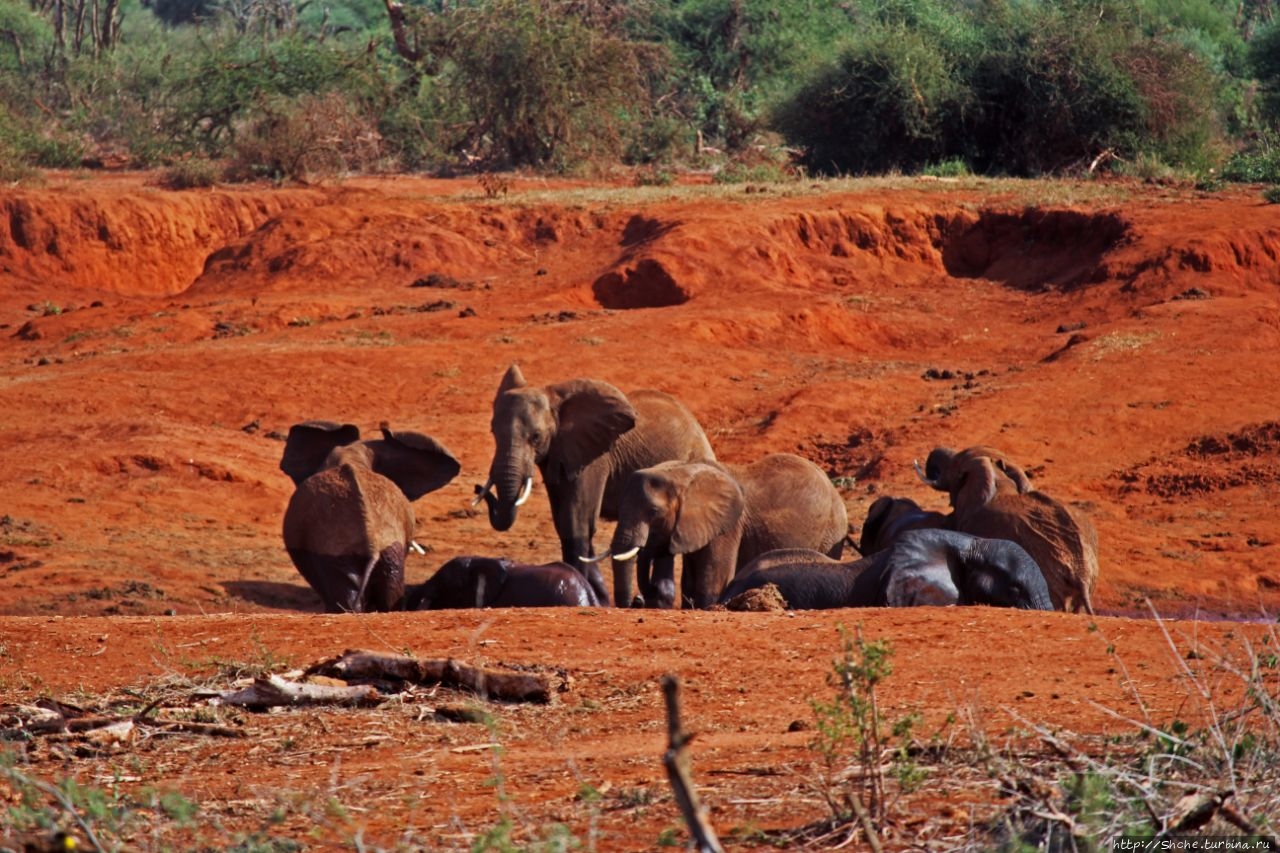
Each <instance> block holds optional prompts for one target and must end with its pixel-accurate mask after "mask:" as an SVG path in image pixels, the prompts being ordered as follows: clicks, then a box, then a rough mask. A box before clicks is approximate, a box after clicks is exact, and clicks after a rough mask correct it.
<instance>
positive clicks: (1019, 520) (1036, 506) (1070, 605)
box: [916, 447, 1098, 614]
mask: <svg viewBox="0 0 1280 853" xmlns="http://www.w3.org/2000/svg"><path fill="white" fill-rule="evenodd" d="M916 471H917V473H918V474H919V475H920V478H921V479H922V480H924V482H925V483H926V484H928V485H929V486H931V487H932V488H934V489H937V490H939V491H944V492H947V493H949V495H950V499H951V507H952V511H951V515H950V523H949V524H948V526H949V527H950V528H951V529H952V530H956V531H959V532H961V533H969V534H972V535H974V536H982V537H988V538H992V539H1010V540H1012V541H1014V542H1017V543H1018V544H1019V545H1021V546H1022V547H1023V548H1025V549H1026V550H1027V552H1028V553H1029V554H1031V556H1032V558H1033V559H1034V560H1035V561H1036V563H1037V564H1039V566H1040V569H1041V571H1043V572H1044V577H1045V580H1046V581H1047V582H1048V584H1049V593H1050V595H1051V596H1052V597H1053V604H1054V607H1056V608H1057V609H1059V610H1070V611H1073V612H1077V613H1078V612H1080V611H1082V610H1083V611H1084V612H1086V613H1090V614H1092V613H1093V587H1094V585H1095V584H1096V583H1097V580H1098V534H1097V531H1096V530H1095V529H1094V526H1093V522H1091V521H1090V520H1089V518H1088V516H1086V515H1084V513H1082V512H1079V511H1078V510H1075V509H1073V508H1072V507H1069V506H1067V505H1066V504H1064V503H1062V502H1061V501H1058V500H1055V499H1054V498H1051V497H1049V496H1048V495H1046V494H1044V493H1043V492H1040V491H1038V490H1035V489H1033V488H1032V486H1031V482H1030V480H1029V479H1028V478H1027V475H1026V473H1025V472H1024V471H1023V469H1022V468H1021V467H1020V466H1018V465H1017V464H1016V463H1014V462H1012V461H1011V460H1010V459H1009V458H1008V457H1006V456H1005V455H1004V454H1002V453H1001V452H1000V451H998V450H995V449H993V448H990V447H970V448H968V449H966V450H962V451H959V452H956V451H954V450H951V449H950V448H946V447H938V448H935V449H934V450H933V451H932V452H930V454H929V458H928V461H927V463H926V465H925V468H924V470H923V471H922V470H921V469H920V466H919V465H917V466H916Z"/></svg>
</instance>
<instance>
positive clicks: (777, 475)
mask: <svg viewBox="0 0 1280 853" xmlns="http://www.w3.org/2000/svg"><path fill="white" fill-rule="evenodd" d="M848 533H849V519H848V515H847V512H846V510H845V505H844V500H843V499H842V498H841V497H840V493H839V491H837V490H836V488H835V486H834V485H832V483H831V480H830V479H829V478H828V477H827V475H826V474H824V473H823V471H822V469H821V468H819V467H818V466H817V465H814V464H813V463H812V462H810V461H809V460H807V459H803V458H801V457H799V456H796V455H795V454H792V453H774V454H771V455H769V456H766V457H764V458H763V459H760V460H759V461H757V462H753V463H751V464H750V465H722V464H720V463H718V462H664V463H662V464H660V465H654V466H653V467H650V468H644V469H641V470H639V471H636V472H634V473H632V474H631V476H630V477H628V478H627V481H626V483H624V484H623V487H622V496H621V498H620V501H619V506H618V524H617V526H616V527H615V528H614V534H613V541H612V543H611V545H610V548H609V556H612V558H613V600H614V603H615V604H616V605H618V606H619V607H625V606H627V605H628V604H629V603H631V576H632V571H633V564H634V571H635V573H636V574H637V576H638V578H639V581H640V599H641V601H642V603H644V604H645V605H647V606H649V607H662V608H670V607H672V606H673V605H674V603H675V592H676V589H675V555H676V554H682V555H684V561H683V563H684V567H683V571H682V573H681V580H680V585H681V591H682V594H683V595H682V598H683V599H684V602H685V603H684V605H683V606H686V607H688V606H693V607H699V608H703V607H709V606H711V605H712V604H714V603H715V601H716V599H717V598H718V597H719V595H720V591H721V590H722V589H724V586H725V584H727V583H728V582H729V580H730V578H732V577H733V575H734V573H735V571H736V570H737V569H738V568H739V567H740V566H742V565H744V564H746V563H747V562H749V561H750V560H752V559H754V558H755V557H758V556H759V555H761V554H763V553H765V552H767V551H772V550H775V549H778V548H812V549H814V550H816V551H818V552H820V553H825V554H829V555H830V556H832V557H839V556H840V554H841V552H842V551H843V548H844V542H845V538H846V537H847V536H848ZM601 559H603V557H602V558H601ZM651 571H652V576H651V575H650V572H651Z"/></svg>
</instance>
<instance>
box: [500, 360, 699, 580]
mask: <svg viewBox="0 0 1280 853" xmlns="http://www.w3.org/2000/svg"><path fill="white" fill-rule="evenodd" d="M490 426H491V429H492V431H493V440H494V445H495V449H494V455H493V462H492V464H491V465H490V466H489V479H488V481H487V482H486V483H485V484H484V485H483V486H480V487H477V492H478V496H477V498H476V501H477V502H479V501H480V500H482V499H483V500H484V502H485V504H486V505H487V507H488V510H489V523H490V524H491V525H492V526H493V528H494V529H495V530H507V529H509V528H510V527H511V525H512V524H514V523H515V520H516V513H517V511H518V509H519V507H520V506H521V505H522V504H523V503H524V502H525V500H527V499H528V497H529V492H530V490H531V489H532V487H533V472H534V469H535V468H536V469H538V470H539V471H541V472H542V481H543V483H544V485H545V486H546V489H547V497H548V498H549V499H550V501H551V517H552V520H553V521H554V522H555V528H556V534H557V536H559V538H560V553H561V559H563V560H564V561H565V562H566V563H568V564H569V565H571V566H576V565H579V558H581V557H590V556H592V555H593V554H594V553H595V552H594V550H593V548H592V543H591V540H592V538H593V537H594V536H595V532H596V519H597V518H598V517H604V518H606V519H609V520H614V519H616V518H617V517H618V515H617V505H618V492H619V490H620V488H621V485H622V481H623V480H625V479H626V478H627V476H628V475H629V474H631V472H632V471H636V470H638V469H640V468H647V467H649V466H650V465H657V464H658V463H659V462H667V461H670V460H679V461H711V460H714V459H715V453H713V452H712V450H711V444H710V443H709V442H708V441H707V437H706V435H705V434H704V433H703V431H702V427H701V426H700V425H699V424H698V421H697V419H696V418H694V416H693V415H692V414H691V413H690V412H689V410H688V409H686V408H685V407H684V405H683V404H681V403H680V402H679V401H678V400H676V399H675V398H674V397H671V396H670V395H668V394H664V393H662V392H661V391H633V392H631V393H630V394H626V395H624V394H623V393H622V392H621V391H619V390H618V389H617V388H615V387H614V386H612V385H610V384H608V383H607V382H600V381H597V380H593V379H572V380H569V381H567V382H559V383H556V384H554V385H547V386H546V387H542V388H538V387H534V386H531V385H529V384H528V383H526V382H525V379H524V375H523V374H522V373H521V372H520V369H519V368H518V367H516V366H515V365H512V366H511V367H510V368H508V370H507V372H506V374H505V375H504V376H503V377H502V382H501V384H500V385H499V386H498V395H497V397H496V398H495V399H494V401H493V420H492V422H491V424H490ZM585 568H586V571H587V575H588V577H589V578H590V580H591V585H592V588H593V589H594V590H595V592H596V594H597V595H598V596H599V597H600V598H601V599H602V600H603V599H607V598H608V591H607V590H606V589H605V585H604V578H603V577H602V576H601V574H600V570H599V568H598V567H596V566H595V565H594V564H589V565H588V566H586V567H585Z"/></svg>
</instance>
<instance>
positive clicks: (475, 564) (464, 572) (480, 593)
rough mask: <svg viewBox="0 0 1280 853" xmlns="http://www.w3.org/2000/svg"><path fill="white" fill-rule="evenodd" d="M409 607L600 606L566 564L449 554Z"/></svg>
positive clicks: (576, 573)
mask: <svg viewBox="0 0 1280 853" xmlns="http://www.w3.org/2000/svg"><path fill="white" fill-rule="evenodd" d="M406 604H407V608H408V609H409V610H457V609H463V608H471V607H601V606H604V604H605V603H604V602H602V601H601V600H600V598H599V596H597V595H596V593H595V590H594V589H592V587H591V584H590V583H588V582H587V579H586V578H585V577H584V576H583V575H582V574H581V573H580V572H579V571H578V570H577V569H574V568H573V567H572V566H570V565H568V564H567V563H545V564H543V565H540V566H530V565H525V564H522V563H514V562H512V561H511V560H507V559H502V558H498V557H454V558H453V559H452V560H450V561H449V562H447V563H445V564H444V565H443V566H441V567H440V568H439V569H438V570H437V571H436V573H435V574H434V575H432V576H431V577H430V578H428V579H427V581H426V583H424V584H422V586H420V587H418V588H417V589H416V590H414V592H413V593H411V594H410V595H409V598H408V600H407V603H406Z"/></svg>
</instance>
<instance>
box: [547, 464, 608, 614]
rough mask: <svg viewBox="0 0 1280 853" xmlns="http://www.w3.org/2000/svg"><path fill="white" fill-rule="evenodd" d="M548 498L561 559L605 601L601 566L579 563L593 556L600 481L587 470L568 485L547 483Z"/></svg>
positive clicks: (602, 482)
mask: <svg viewBox="0 0 1280 853" xmlns="http://www.w3.org/2000/svg"><path fill="white" fill-rule="evenodd" d="M547 495H548V497H549V498H550V499H551V519H552V521H553V522H554V523H555V526H556V535H557V536H559V537H560V559H561V560H563V561H564V562H566V563H568V564H569V565H571V566H573V567H574V568H576V569H579V570H580V571H581V572H582V574H583V577H585V578H586V579H587V583H588V584H590V586H591V589H592V591H594V592H595V594H596V595H597V596H598V597H599V598H600V600H601V601H608V600H609V591H608V589H607V588H606V587H605V584H604V575H603V574H601V572H600V566H599V565H597V564H596V563H584V562H583V561H582V560H581V559H579V558H580V557H593V556H595V549H594V547H593V546H592V544H591V540H592V539H593V538H595V533H596V517H597V516H599V514H600V500H601V497H602V496H603V495H604V479H603V477H602V476H598V475H596V473H595V472H593V471H592V470H591V469H590V468H588V469H587V470H586V471H584V472H583V474H582V476H580V477H579V478H578V479H576V480H573V481H571V482H570V483H568V484H561V483H554V484H553V483H547Z"/></svg>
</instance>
